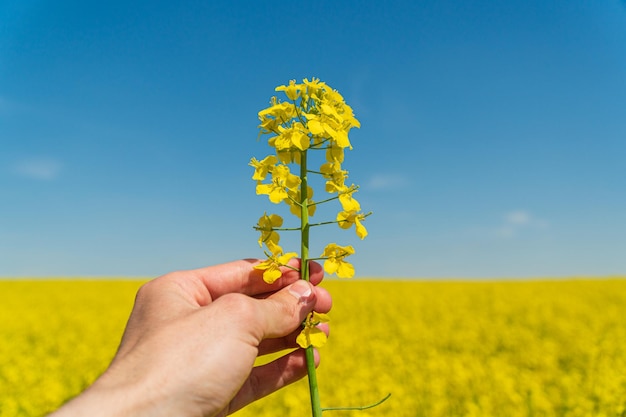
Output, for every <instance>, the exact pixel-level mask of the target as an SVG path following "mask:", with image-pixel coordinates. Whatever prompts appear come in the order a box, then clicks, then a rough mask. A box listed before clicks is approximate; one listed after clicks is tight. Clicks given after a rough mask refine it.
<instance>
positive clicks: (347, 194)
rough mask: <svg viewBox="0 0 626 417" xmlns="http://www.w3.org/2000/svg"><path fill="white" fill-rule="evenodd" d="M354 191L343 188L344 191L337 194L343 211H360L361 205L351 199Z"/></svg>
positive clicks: (351, 188) (353, 189)
mask: <svg viewBox="0 0 626 417" xmlns="http://www.w3.org/2000/svg"><path fill="white" fill-rule="evenodd" d="M355 191H356V189H355V188H353V187H350V188H348V187H345V190H344V191H341V192H340V193H339V202H340V203H341V207H343V209H344V211H361V205H360V204H359V202H358V201H356V199H354V198H353V197H352V194H353V193H354V192H355Z"/></svg>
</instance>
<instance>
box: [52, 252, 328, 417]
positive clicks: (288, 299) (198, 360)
mask: <svg viewBox="0 0 626 417" xmlns="http://www.w3.org/2000/svg"><path fill="white" fill-rule="evenodd" d="M258 262H259V261H258V260H241V261H235V262H231V263H226V264H222V265H216V266H211V267H207V268H202V269H196V270H190V271H179V272H173V273H170V274H167V275H163V276H161V277H159V278H157V279H155V280H152V281H150V282H148V283H146V284H145V285H143V286H142V287H141V288H140V289H139V291H138V293H137V297H136V300H135V305H134V307H133V311H132V313H131V315H130V318H129V320H128V324H127V326H126V330H125V332H124V336H123V338H122V342H121V344H120V347H119V349H118V352H117V354H116V356H115V358H114V359H113V361H112V362H111V365H110V366H109V368H108V369H107V371H106V372H105V373H104V374H103V375H102V376H101V377H100V378H98V379H97V380H96V381H95V382H94V384H93V385H92V386H91V387H89V388H88V389H87V390H86V391H85V392H83V393H82V394H81V395H79V396H78V397H76V398H74V399H73V400H72V401H70V402H68V403H67V404H65V405H64V406H63V407H61V408H60V409H59V410H57V411H56V412H55V413H53V414H51V416H50V417H72V416H85V415H89V416H94V417H98V416H172V415H176V416H190V417H191V416H203V417H206V416H226V415H228V414H230V413H233V412H235V411H236V410H238V409H240V408H242V407H244V406H245V405H247V404H249V403H251V402H253V401H256V400H258V399H259V398H261V397H264V396H266V395H268V394H271V393H272V392H274V391H276V390H278V389H280V388H282V387H283V386H285V385H288V384H290V383H292V382H294V381H296V380H298V379H300V378H302V377H303V376H305V375H306V364H305V359H304V351H303V350H302V349H297V350H295V351H293V352H291V353H289V354H287V355H285V356H283V357H281V358H279V359H277V360H275V361H273V362H271V363H269V364H267V365H263V366H259V367H253V364H254V361H255V359H256V358H257V356H259V355H264V354H267V353H272V352H276V351H279V350H283V349H288V348H295V347H296V343H295V338H296V336H297V334H298V333H299V331H300V328H301V327H300V326H301V323H302V321H303V320H304V318H305V317H306V316H307V314H308V313H309V312H311V311H313V310H315V311H318V312H320V313H326V312H328V311H329V310H330V308H331V304H332V301H331V297H330V295H329V294H328V292H327V291H326V290H324V289H323V288H319V287H316V285H317V284H319V283H320V281H321V280H322V278H323V275H324V273H323V271H322V268H321V266H320V265H319V264H317V263H315V262H311V264H310V280H311V282H310V283H307V282H305V281H302V280H300V279H299V273H298V272H297V271H294V270H292V269H289V268H284V270H283V276H282V277H281V278H280V279H278V280H277V281H276V282H274V283H273V284H267V283H265V282H264V281H263V279H262V271H258V270H254V269H253V268H252V266H253V265H255V264H256V263H258ZM299 262H300V261H299V260H293V261H292V262H290V265H291V266H293V267H296V268H298V267H299ZM320 328H321V329H322V330H323V331H324V332H326V333H327V334H328V327H327V325H320ZM315 359H316V366H317V365H318V364H319V356H318V354H317V352H316V354H315Z"/></svg>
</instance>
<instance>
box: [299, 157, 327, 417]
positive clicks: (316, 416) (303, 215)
mask: <svg viewBox="0 0 626 417" xmlns="http://www.w3.org/2000/svg"><path fill="white" fill-rule="evenodd" d="M306 157H307V151H304V152H302V154H301V155H300V180H301V181H302V182H301V184H300V209H301V211H300V226H301V227H300V230H301V232H300V243H301V245H300V258H301V259H302V265H301V267H300V270H301V272H300V278H302V279H304V280H307V281H308V280H309V226H310V225H309V196H308V184H307V168H306V163H307V161H306ZM305 356H306V369H307V373H308V375H309V394H310V397H311V415H312V416H313V417H322V405H321V401H320V393H319V389H318V385H317V373H316V371H315V357H314V353H313V346H309V347H308V348H306V350H305Z"/></svg>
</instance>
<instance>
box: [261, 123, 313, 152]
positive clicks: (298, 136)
mask: <svg viewBox="0 0 626 417" xmlns="http://www.w3.org/2000/svg"><path fill="white" fill-rule="evenodd" d="M278 131H279V132H280V134H279V135H278V136H275V137H273V138H271V139H270V140H269V144H270V146H273V147H275V148H276V150H277V151H285V150H291V149H293V148H294V147H295V148H298V149H299V150H301V151H304V150H307V149H309V146H310V145H311V140H310V138H309V136H308V135H307V133H308V132H307V130H306V128H305V127H304V125H303V124H302V123H300V122H296V123H293V124H292V125H291V126H290V127H289V128H287V129H285V128H284V127H282V126H279V127H278Z"/></svg>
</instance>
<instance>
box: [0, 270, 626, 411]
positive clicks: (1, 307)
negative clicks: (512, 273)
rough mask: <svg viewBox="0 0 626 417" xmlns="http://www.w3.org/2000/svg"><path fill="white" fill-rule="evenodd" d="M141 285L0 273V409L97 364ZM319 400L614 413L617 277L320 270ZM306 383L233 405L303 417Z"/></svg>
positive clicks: (64, 389)
mask: <svg viewBox="0 0 626 417" xmlns="http://www.w3.org/2000/svg"><path fill="white" fill-rule="evenodd" d="M141 283H142V282H141V281H132V280H128V281H124V280H91V281H90V280H65V281H63V280H41V281H34V280H33V281H28V280H14V281H12V280H5V281H0V416H1V417H9V416H11V417H14V416H41V415H43V414H45V413H46V412H47V411H50V410H52V409H54V408H55V407H57V406H58V405H59V404H61V403H62V402H64V401H65V400H66V399H67V398H69V397H71V396H73V395H75V394H77V393H78V392H80V391H81V390H82V389H83V388H84V387H86V386H87V385H88V384H89V383H90V382H91V381H93V380H94V379H95V378H96V377H97V376H98V375H99V374H100V373H101V372H102V371H103V370H104V369H105V367H106V366H107V364H108V362H109V361H110V359H111V358H112V356H113V355H114V353H115V350H116V348H117V344H118V342H119V340H120V337H121V334H122V331H123V328H124V325H125V322H126V319H127V317H128V314H129V312H130V310H131V308H132V303H133V299H134V295H135V292H136V290H137V289H138V287H139V286H140V285H141ZM324 285H325V286H326V287H327V288H328V289H329V290H330V291H331V292H332V294H333V298H334V302H335V304H334V307H333V310H332V311H331V319H332V322H331V338H330V339H329V342H328V344H327V346H326V347H324V348H323V350H322V364H321V366H320V369H319V380H320V383H321V395H322V403H323V405H324V406H329V407H330V406H344V405H363V404H369V403H372V402H375V401H377V400H378V399H380V398H382V397H384V396H385V395H386V394H387V393H391V394H392V396H391V398H390V399H389V400H388V401H387V402H385V403H384V404H382V405H381V406H379V407H377V408H374V409H370V410H366V411H352V412H346V411H333V412H327V413H325V415H326V414H327V415H330V416H336V417H342V416H348V415H359V416H362V417H366V416H394V417H396V416H399V417H402V416H407V417H408V416H411V417H412V416H428V417H439V416H494V417H495V416H497V417H505V416H625V415H626V322H625V321H624V317H626V280H624V279H623V277H622V278H613V279H608V278H597V279H579V280H574V279H571V280H533V281H482V282H481V281H472V282H468V281H458V282H453V281H445V282H444V281H432V282H426V281H391V280H389V281H385V280H365V279H356V280H351V281H337V280H329V281H327V282H326V283H325V284H324ZM307 414H308V399H307V387H306V381H301V382H299V383H297V384H295V385H294V386H292V387H289V388H287V389H285V390H283V391H281V392H280V393H276V394H274V395H272V396H269V397H267V398H265V399H263V400H261V401H259V402H257V403H256V404H254V405H252V406H250V407H249V408H247V409H245V410H242V411H240V412H238V413H237V414H236V415H237V416H238V417H248V416H306V415H307Z"/></svg>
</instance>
